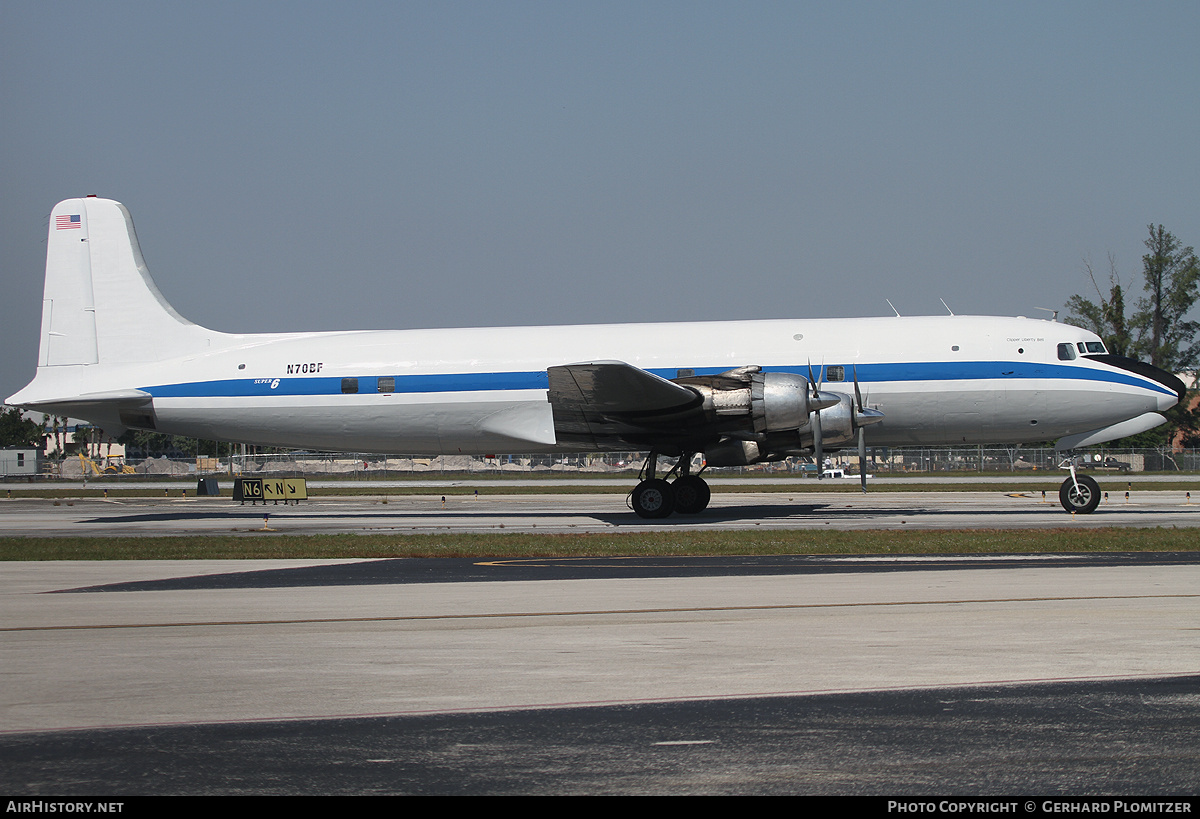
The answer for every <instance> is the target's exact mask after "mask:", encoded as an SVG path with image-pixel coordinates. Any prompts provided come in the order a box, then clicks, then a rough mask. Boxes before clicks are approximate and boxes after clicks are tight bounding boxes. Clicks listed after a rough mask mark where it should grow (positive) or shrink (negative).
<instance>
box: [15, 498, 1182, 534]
mask: <svg viewBox="0 0 1200 819" xmlns="http://www.w3.org/2000/svg"><path fill="white" fill-rule="evenodd" d="M492 492H494V490H488V489H485V490H483V492H482V493H481V494H480V495H479V496H478V497H474V496H471V495H447V496H445V504H444V505H443V503H442V501H441V498H440V496H438V495H424V496H421V495H408V496H390V497H388V498H387V502H386V503H384V502H383V497H384V496H383V495H379V496H375V497H372V496H358V497H324V498H322V497H320V495H317V497H315V498H314V499H312V500H309V501H305V502H302V503H301V504H300V505H299V506H276V505H267V506H263V505H259V506H251V505H238V504H235V503H233V502H232V501H231V500H229V499H228V498H195V497H191V496H189V497H186V498H181V497H179V496H178V495H176V496H175V497H166V498H140V499H128V500H108V501H106V500H103V499H101V498H95V497H89V498H83V499H76V500H70V499H64V500H60V501H52V500H46V499H32V498H29V499H21V498H14V499H5V500H0V534H4V535H25V536H46V535H60V536H61V535H79V536H115V535H120V536H131V535H142V536H153V535H197V534H230V533H236V534H243V535H245V534H251V533H254V532H257V531H260V530H262V529H263V515H264V514H268V515H270V519H269V521H268V526H269V527H270V528H271V529H272V530H275V531H277V532H283V533H288V534H319V533H336V532H357V533H381V534H382V533H389V532H392V533H430V532H446V531H453V532H500V531H505V532H514V531H517V532H550V533H553V532H573V533H579V532H613V531H628V532H635V531H660V530H664V529H669V530H688V529H704V530H706V531H714V530H715V531H721V530H729V529H756V528H757V529H826V528H834V529H901V528H905V529H913V528H917V529H1025V528H1051V527H1063V526H1074V527H1096V526H1132V527H1153V526H1200V497H1197V498H1196V499H1195V501H1194V502H1192V503H1188V502H1187V500H1186V496H1185V492H1186V490H1184V489H1180V490H1179V491H1167V492H1162V491H1156V492H1149V491H1138V490H1136V489H1135V490H1134V491H1133V492H1132V493H1131V494H1130V498H1129V500H1125V497H1124V492H1123V491H1121V492H1112V493H1111V494H1110V499H1109V500H1107V501H1105V502H1104V503H1102V504H1101V506H1100V508H1099V509H1097V510H1096V512H1094V513H1093V514H1090V515H1076V516H1075V517H1072V516H1071V515H1069V514H1067V513H1066V512H1064V511H1063V509H1062V507H1061V506H1059V504H1058V500H1057V493H1056V491H1055V490H1053V489H1051V490H1048V491H1047V493H1046V499H1045V500H1042V498H1041V495H1040V494H1039V493H1026V494H1023V495H1016V496H1014V495H1008V494H1005V493H1003V492H1001V491H996V492H872V493H869V494H866V495H863V494H861V493H858V492H843V493H834V492H829V493H801V494H795V495H788V494H784V493H761V494H759V493H720V492H718V493H716V494H714V495H713V500H712V503H711V505H710V506H709V508H708V509H707V510H705V511H704V512H703V513H702V514H700V515H693V516H683V515H674V516H672V517H670V518H667V519H665V520H661V521H647V520H642V519H640V518H638V517H637V516H635V515H634V514H633V512H632V511H630V510H629V509H628V508H627V507H626V505H625V498H624V497H623V496H621V495H499V494H492Z"/></svg>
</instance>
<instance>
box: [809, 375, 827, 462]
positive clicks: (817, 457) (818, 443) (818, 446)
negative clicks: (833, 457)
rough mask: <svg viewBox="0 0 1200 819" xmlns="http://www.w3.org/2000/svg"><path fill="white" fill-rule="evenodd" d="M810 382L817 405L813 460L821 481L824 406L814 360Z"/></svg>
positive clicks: (813, 425)
mask: <svg viewBox="0 0 1200 819" xmlns="http://www.w3.org/2000/svg"><path fill="white" fill-rule="evenodd" d="M824 376H825V372H824V368H822V370H821V377H822V378H824ZM808 383H809V384H811V385H812V401H811V403H812V405H813V406H814V407H815V409H814V410H813V418H812V434H813V460H814V461H816V462H817V480H818V481H819V480H821V478H822V477H823V473H824V471H825V464H824V463H822V458H823V455H824V451H823V444H824V441H823V440H822V436H821V410H822V407H821V385H820V382H818V381H815V380H814V379H813V371H812V362H811V361H810V362H808Z"/></svg>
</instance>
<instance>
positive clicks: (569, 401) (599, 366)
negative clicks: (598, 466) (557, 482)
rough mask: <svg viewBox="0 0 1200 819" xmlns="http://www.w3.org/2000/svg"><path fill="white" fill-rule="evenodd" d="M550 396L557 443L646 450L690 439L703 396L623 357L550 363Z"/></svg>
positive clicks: (701, 418) (697, 419)
mask: <svg viewBox="0 0 1200 819" xmlns="http://www.w3.org/2000/svg"><path fill="white" fill-rule="evenodd" d="M547 372H548V374H549V381H550V384H549V399H550V405H551V407H552V408H553V411H554V431H555V435H556V436H557V438H558V442H559V445H560V446H561V445H563V444H564V443H577V444H583V445H586V446H587V447H588V448H591V449H621V448H642V447H645V446H649V445H651V444H653V445H661V444H662V443H664V440H670V439H672V438H676V437H686V436H688V434H689V433H690V431H692V430H693V428H694V427H695V425H696V424H698V423H700V422H701V421H702V420H703V411H702V409H701V407H702V404H703V401H704V399H703V398H702V397H701V395H700V393H698V392H697V391H696V390H693V389H691V388H689V387H685V386H683V385H681V384H676V383H674V382H672V381H668V380H667V379H665V378H661V377H660V376H657V375H655V374H654V373H651V372H647V371H646V370H642V369H639V368H637V367H634V366H632V365H630V364H626V363H624V362H622V361H593V362H588V363H583V364H568V365H565V366H562V367H550V368H549V370H548V371H547Z"/></svg>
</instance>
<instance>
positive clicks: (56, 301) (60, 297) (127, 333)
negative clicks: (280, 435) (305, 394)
mask: <svg viewBox="0 0 1200 819" xmlns="http://www.w3.org/2000/svg"><path fill="white" fill-rule="evenodd" d="M215 335H217V334H215V333H213V332H211V331H209V330H206V329H204V328H203V327H200V326H198V325H195V324H193V323H191V322H189V321H187V320H186V319H184V318H183V317H182V316H180V315H179V314H178V313H177V312H175V309H174V308H173V307H171V305H170V304H168V303H167V301H166V299H164V298H163V297H162V294H161V293H159V291H158V288H157V287H155V285H154V282H153V280H151V278H150V273H149V271H148V270H147V269H146V262H145V260H144V259H142V251H141V248H140V247H139V246H138V241H137V234H136V233H134V229H133V219H132V218H131V217H130V215H129V211H128V210H126V209H125V206H124V205H122V204H121V203H120V202H114V201H112V200H111V199H98V198H96V197H88V198H86V199H67V200H66V201H63V202H59V203H58V204H57V205H55V207H54V210H53V211H51V213H50V231H49V239H48V241H47V248H46V287H45V291H44V294H43V296H42V335H41V344H40V347H39V350H38V367H61V366H72V365H87V364H125V363H134V362H143V361H156V360H161V359H163V358H168V357H171V356H174V355H181V354H184V353H187V352H203V351H204V350H205V349H206V348H207V347H208V345H209V344H210V342H211V339H212V338H213V337H214V336H215Z"/></svg>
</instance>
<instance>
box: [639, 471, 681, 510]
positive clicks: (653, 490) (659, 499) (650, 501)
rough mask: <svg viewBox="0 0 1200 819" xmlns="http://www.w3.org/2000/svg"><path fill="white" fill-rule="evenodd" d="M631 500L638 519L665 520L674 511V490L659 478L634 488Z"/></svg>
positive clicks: (643, 482)
mask: <svg viewBox="0 0 1200 819" xmlns="http://www.w3.org/2000/svg"><path fill="white" fill-rule="evenodd" d="M632 500H633V511H634V512H637V515H638V517H639V518H665V517H667V516H668V515H670V514H671V513H672V512H674V511H675V490H674V489H673V488H672V487H671V484H669V483H667V482H666V481H664V480H662V479H661V478H652V479H650V480H648V481H642V482H641V483H639V484H638V485H637V486H635V487H634V488H633V498H632Z"/></svg>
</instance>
